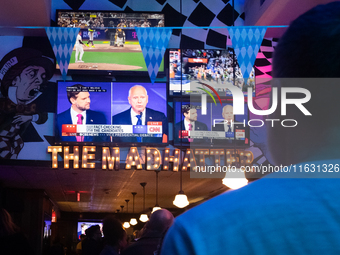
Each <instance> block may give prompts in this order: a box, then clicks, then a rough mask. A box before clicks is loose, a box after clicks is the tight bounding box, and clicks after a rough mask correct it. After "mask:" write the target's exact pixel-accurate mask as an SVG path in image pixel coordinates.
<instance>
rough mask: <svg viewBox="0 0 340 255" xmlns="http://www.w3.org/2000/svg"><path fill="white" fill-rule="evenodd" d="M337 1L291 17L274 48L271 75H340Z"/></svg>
mask: <svg viewBox="0 0 340 255" xmlns="http://www.w3.org/2000/svg"><path fill="white" fill-rule="evenodd" d="M339 41H340V2H332V3H329V4H325V5H318V6H316V7H314V8H313V9H311V10H309V11H308V12H306V13H304V14H303V15H301V16H300V17H298V18H297V19H296V20H294V21H293V22H292V23H291V25H290V26H289V28H288V29H287V31H286V32H285V33H284V35H283V36H282V37H281V38H280V40H279V44H278V45H277V47H276V48H275V51H274V58H273V77H276V78H298V77H303V78H306V77H311V78H312V77H340V61H339V59H340V50H339Z"/></svg>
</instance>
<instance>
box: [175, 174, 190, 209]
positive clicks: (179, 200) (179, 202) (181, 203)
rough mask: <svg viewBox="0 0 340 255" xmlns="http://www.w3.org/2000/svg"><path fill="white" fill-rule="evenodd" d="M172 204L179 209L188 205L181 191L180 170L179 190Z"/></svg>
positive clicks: (186, 198) (185, 196)
mask: <svg viewBox="0 0 340 255" xmlns="http://www.w3.org/2000/svg"><path fill="white" fill-rule="evenodd" d="M172 203H173V204H174V205H175V206H177V207H179V208H184V207H186V206H187V205H188V204H189V201H188V197H187V195H185V194H184V191H183V190H182V169H180V190H179V192H178V194H177V195H176V197H175V200H174V201H173V202H172Z"/></svg>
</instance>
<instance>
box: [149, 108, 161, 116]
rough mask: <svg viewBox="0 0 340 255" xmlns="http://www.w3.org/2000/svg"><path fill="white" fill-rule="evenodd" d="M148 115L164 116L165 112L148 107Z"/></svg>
mask: <svg viewBox="0 0 340 255" xmlns="http://www.w3.org/2000/svg"><path fill="white" fill-rule="evenodd" d="M146 115H153V116H155V115H158V116H164V117H165V114H164V113H163V112H160V111H157V110H153V109H151V108H146Z"/></svg>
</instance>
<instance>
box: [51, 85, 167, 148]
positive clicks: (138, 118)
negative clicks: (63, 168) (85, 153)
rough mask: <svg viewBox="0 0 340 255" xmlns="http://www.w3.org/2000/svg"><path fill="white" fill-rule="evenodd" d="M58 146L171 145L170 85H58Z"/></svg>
mask: <svg viewBox="0 0 340 255" xmlns="http://www.w3.org/2000/svg"><path fill="white" fill-rule="evenodd" d="M55 134H56V142H57V143H70V142H71V143H102V144H105V143H116V144H126V145H132V144H140V143H144V144H145V143H148V144H150V145H151V144H155V145H158V146H159V145H162V144H164V145H166V144H167V143H168V120H167V90H166V83H154V84H152V83H124V82H74V81H59V82H58V106H57V121H56V133H55Z"/></svg>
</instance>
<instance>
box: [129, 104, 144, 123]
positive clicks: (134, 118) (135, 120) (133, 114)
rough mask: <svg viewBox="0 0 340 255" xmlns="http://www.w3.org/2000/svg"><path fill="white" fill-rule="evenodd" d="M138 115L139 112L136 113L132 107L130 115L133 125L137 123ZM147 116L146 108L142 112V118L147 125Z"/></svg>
mask: <svg viewBox="0 0 340 255" xmlns="http://www.w3.org/2000/svg"><path fill="white" fill-rule="evenodd" d="M136 115H138V114H137V113H135V112H134V110H133V109H132V107H131V110H130V116H131V123H132V125H137V121H138V118H137V117H136ZM145 116H146V108H145V109H144V111H143V114H142V118H141V119H142V125H146V123H145V118H146V117H145Z"/></svg>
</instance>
